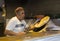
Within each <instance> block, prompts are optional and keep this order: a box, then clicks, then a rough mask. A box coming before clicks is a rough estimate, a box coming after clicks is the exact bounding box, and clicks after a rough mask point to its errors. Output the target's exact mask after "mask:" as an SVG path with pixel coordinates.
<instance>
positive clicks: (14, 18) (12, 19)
mask: <svg viewBox="0 0 60 41" xmlns="http://www.w3.org/2000/svg"><path fill="white" fill-rule="evenodd" d="M16 20H17V17H16V16H15V17H12V18H11V19H10V20H9V21H16Z"/></svg>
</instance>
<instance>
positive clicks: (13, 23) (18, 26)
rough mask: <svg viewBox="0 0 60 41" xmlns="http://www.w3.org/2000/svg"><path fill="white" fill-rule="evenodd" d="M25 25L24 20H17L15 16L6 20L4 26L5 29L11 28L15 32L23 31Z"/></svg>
mask: <svg viewBox="0 0 60 41" xmlns="http://www.w3.org/2000/svg"><path fill="white" fill-rule="evenodd" d="M26 26H27V24H26V22H25V20H21V21H19V20H18V18H17V17H16V16H15V17H13V18H12V19H10V21H9V22H8V24H7V26H6V30H11V31H13V32H15V33H18V32H23V31H24V29H25V27H26Z"/></svg>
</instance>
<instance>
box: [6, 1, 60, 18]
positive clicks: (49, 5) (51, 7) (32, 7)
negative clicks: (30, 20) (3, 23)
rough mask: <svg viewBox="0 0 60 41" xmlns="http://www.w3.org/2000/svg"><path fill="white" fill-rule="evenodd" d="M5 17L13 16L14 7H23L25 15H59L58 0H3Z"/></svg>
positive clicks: (59, 6)
mask: <svg viewBox="0 0 60 41" xmlns="http://www.w3.org/2000/svg"><path fill="white" fill-rule="evenodd" d="M5 4H6V10H7V11H6V12H7V16H6V18H11V17H13V16H14V15H15V14H14V10H15V8H16V7H19V6H22V7H24V8H25V12H26V17H29V16H34V15H37V14H45V15H50V16H51V17H54V18H55V17H59V16H60V0H5Z"/></svg>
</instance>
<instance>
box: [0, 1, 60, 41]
mask: <svg viewBox="0 0 60 41" xmlns="http://www.w3.org/2000/svg"><path fill="white" fill-rule="evenodd" d="M19 6H21V7H23V8H24V10H25V14H26V16H25V20H26V23H27V24H29V25H30V24H34V23H35V21H36V18H35V17H36V16H37V17H42V16H41V15H46V16H49V19H48V22H46V25H45V24H44V23H43V21H40V22H42V23H43V24H44V25H45V26H46V27H45V26H43V24H41V25H42V26H43V27H44V28H42V29H41V30H40V31H33V30H32V31H28V33H27V34H25V35H22V36H6V35H5V34H4V31H5V28H6V25H7V23H8V22H9V20H10V19H11V18H12V17H13V16H15V14H14V10H15V8H17V7H19ZM44 21H45V20H44ZM59 40H60V0H0V41H59Z"/></svg>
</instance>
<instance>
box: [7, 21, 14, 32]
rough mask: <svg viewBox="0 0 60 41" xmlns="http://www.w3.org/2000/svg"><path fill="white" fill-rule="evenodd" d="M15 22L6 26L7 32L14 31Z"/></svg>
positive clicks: (10, 22)
mask: <svg viewBox="0 0 60 41" xmlns="http://www.w3.org/2000/svg"><path fill="white" fill-rule="evenodd" d="M14 25H15V22H14V21H13V20H10V21H9V22H8V24H7V26H6V30H11V31H12V30H13V29H14Z"/></svg>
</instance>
